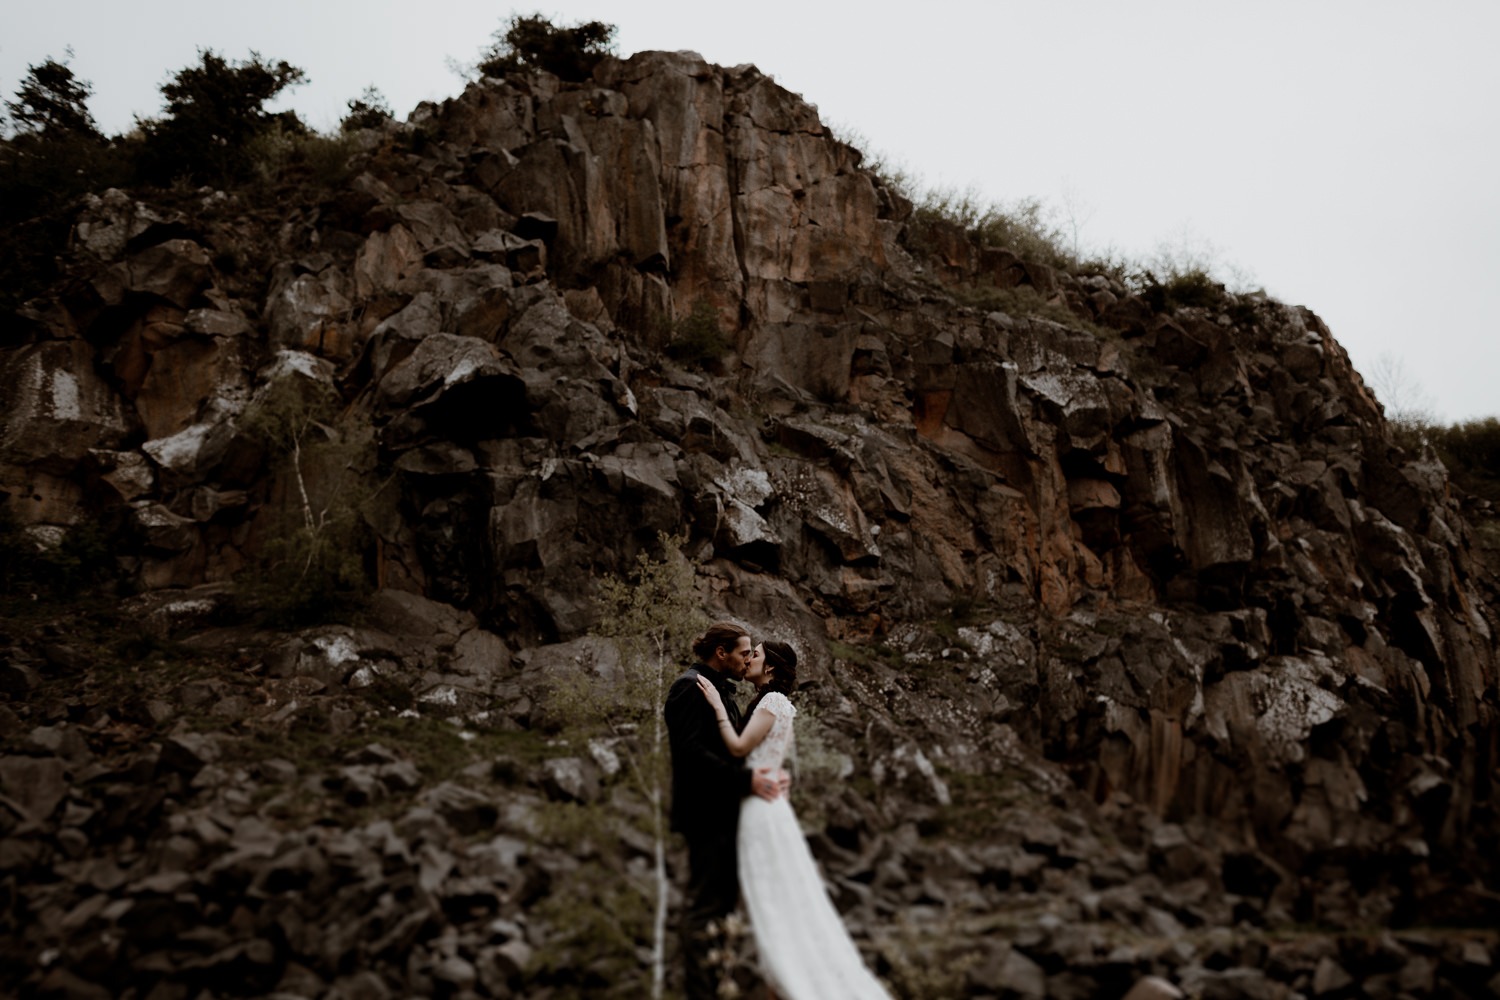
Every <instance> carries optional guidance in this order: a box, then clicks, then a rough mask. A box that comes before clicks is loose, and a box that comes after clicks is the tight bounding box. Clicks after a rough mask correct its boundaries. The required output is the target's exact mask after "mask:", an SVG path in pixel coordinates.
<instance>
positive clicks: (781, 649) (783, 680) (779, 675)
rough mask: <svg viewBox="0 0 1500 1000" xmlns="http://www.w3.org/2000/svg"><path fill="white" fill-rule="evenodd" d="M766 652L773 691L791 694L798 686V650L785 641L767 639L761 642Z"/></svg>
mask: <svg viewBox="0 0 1500 1000" xmlns="http://www.w3.org/2000/svg"><path fill="white" fill-rule="evenodd" d="M761 648H762V649H763V650H764V651H765V654H766V666H768V667H770V668H771V683H770V684H769V685H768V686H769V687H770V689H771V690H772V691H780V692H781V693H782V694H791V693H792V691H793V690H794V689H795V688H796V687H797V651H796V650H795V649H793V648H792V647H791V646H790V645H788V644H787V643H784V642H778V641H777V640H775V639H767V640H766V641H765V642H763V643H762V644H761Z"/></svg>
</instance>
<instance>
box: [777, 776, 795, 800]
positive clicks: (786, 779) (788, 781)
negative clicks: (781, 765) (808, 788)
mask: <svg viewBox="0 0 1500 1000" xmlns="http://www.w3.org/2000/svg"><path fill="white" fill-rule="evenodd" d="M776 787H777V789H778V790H779V791H780V792H781V794H782V795H785V794H786V793H787V792H790V791H791V790H792V776H791V773H790V772H788V771H777V772H776Z"/></svg>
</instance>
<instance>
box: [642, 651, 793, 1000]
mask: <svg viewBox="0 0 1500 1000" xmlns="http://www.w3.org/2000/svg"><path fill="white" fill-rule="evenodd" d="M752 649H753V646H752V644H751V642H750V633H748V632H746V631H745V630H744V629H743V628H741V627H740V626H738V625H735V624H734V623H732V622H720V623H718V624H717V625H714V626H712V627H710V628H709V629H708V631H707V632H705V633H703V635H702V636H700V637H699V638H698V640H697V641H696V642H694V643H693V655H694V656H695V657H697V660H698V662H697V663H696V664H695V665H694V666H692V667H691V668H689V669H688V670H687V671H686V672H685V673H684V674H683V675H682V676H681V677H679V678H677V680H676V681H674V682H673V683H672V687H671V690H669V691H668V692H667V704H666V708H665V714H666V719H667V733H668V736H669V737H670V739H671V745H672V829H673V830H676V831H677V832H679V833H681V834H682V835H683V837H684V838H685V839H686V840H687V846H688V887H687V905H686V908H685V910H684V912H683V917H682V956H683V962H684V963H685V965H686V967H687V996H688V998H689V1000H697V998H700V997H701V998H709V997H714V996H717V995H718V987H719V983H718V975H717V973H716V971H715V970H714V969H713V968H712V967H711V966H710V964H709V962H708V953H709V951H710V950H712V949H713V947H714V944H715V942H714V939H713V935H712V934H711V933H710V932H709V924H710V923H712V922H714V921H718V920H723V919H724V918H725V917H727V916H728V915H729V914H730V913H733V912H734V908H735V907H736V906H737V905H738V904H739V895H740V882H739V873H738V870H737V859H736V857H735V835H736V831H737V828H738V826H739V821H740V799H742V798H744V797H745V796H746V795H759V796H760V797H761V798H763V799H766V800H768V801H770V800H774V799H775V798H776V797H777V796H778V795H780V794H781V792H782V788H783V782H782V781H781V780H780V779H779V777H778V776H777V775H774V774H772V773H771V772H770V770H769V769H766V770H761V771H755V772H752V771H751V770H750V769H749V768H747V767H745V766H744V764H743V763H741V762H740V760H739V759H737V758H736V757H734V756H733V755H732V754H730V752H729V750H728V749H727V748H726V747H725V746H724V741H723V739H722V738H721V737H720V736H719V725H718V720H717V718H716V717H715V715H714V711H713V708H712V707H711V706H710V705H709V703H708V700H707V699H706V698H704V697H703V692H702V691H700V690H698V682H697V675H699V674H702V675H703V676H704V677H707V678H708V679H709V681H711V682H712V683H713V685H714V687H716V688H718V689H719V695H720V697H721V698H722V699H723V701H724V710H725V712H726V713H728V715H729V722H730V724H731V725H733V726H734V728H735V731H736V732H738V731H739V730H740V728H741V727H742V725H743V723H742V722H741V721H740V709H739V705H738V704H736V703H735V700H734V683H735V681H737V680H739V679H740V678H742V677H743V676H744V675H745V671H746V670H747V669H748V668H749V666H750V655H751V652H752Z"/></svg>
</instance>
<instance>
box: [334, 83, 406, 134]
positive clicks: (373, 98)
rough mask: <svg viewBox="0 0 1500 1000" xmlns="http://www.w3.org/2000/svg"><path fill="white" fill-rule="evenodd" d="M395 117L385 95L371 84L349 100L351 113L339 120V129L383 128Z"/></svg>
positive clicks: (342, 130)
mask: <svg viewBox="0 0 1500 1000" xmlns="http://www.w3.org/2000/svg"><path fill="white" fill-rule="evenodd" d="M395 117H396V115H395V113H394V112H393V111H391V105H390V102H389V101H387V100H386V99H385V95H384V94H382V93H381V92H380V91H379V90H377V89H376V88H375V85H374V84H371V85H370V86H368V87H366V88H365V89H364V90H363V91H362V92H361V93H360V95H359V96H358V97H356V98H354V99H352V100H351V101H349V113H348V114H347V115H345V116H344V120H343V121H341V122H339V131H340V132H357V131H359V130H360V129H365V128H382V127H383V126H384V125H385V123H386V122H389V121H394V120H395Z"/></svg>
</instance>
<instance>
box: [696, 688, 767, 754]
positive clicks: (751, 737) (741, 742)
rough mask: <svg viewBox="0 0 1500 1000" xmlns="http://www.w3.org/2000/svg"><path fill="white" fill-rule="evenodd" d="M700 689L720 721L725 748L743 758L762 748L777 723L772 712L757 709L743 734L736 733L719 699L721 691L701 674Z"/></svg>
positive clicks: (720, 730) (722, 702)
mask: <svg viewBox="0 0 1500 1000" xmlns="http://www.w3.org/2000/svg"><path fill="white" fill-rule="evenodd" d="M698 687H699V688H700V689H701V690H702V691H703V696H704V697H705V698H707V699H708V703H709V704H710V705H712V706H713V709H714V715H715V716H716V717H717V718H718V720H719V736H721V737H722V738H723V740H724V746H726V747H728V748H729V752H730V753H732V754H734V755H735V756H736V757H743V756H745V755H746V754H748V753H749V752H750V751H751V750H754V749H755V748H756V747H758V746H760V741H761V740H763V739H765V738H766V734H767V733H769V732H770V731H771V724H772V723H773V722H775V721H776V719H775V717H774V716H772V715H771V713H770V711H769V710H768V709H766V708H764V707H762V708H757V709H756V710H755V714H754V715H752V716H750V721H749V722H748V723H746V724H745V728H744V729H743V730H742V731H741V732H738V733H737V732H735V731H734V726H732V725H730V724H729V714H728V713H727V712H725V711H724V699H722V698H720V697H719V691H718V689H717V688H715V687H714V686H713V683H712V682H711V681H710V680H709V679H708V678H707V677H704V676H702V675H701V674H700V675H699V676H698Z"/></svg>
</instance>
